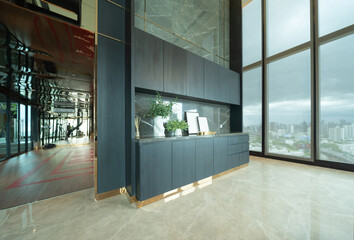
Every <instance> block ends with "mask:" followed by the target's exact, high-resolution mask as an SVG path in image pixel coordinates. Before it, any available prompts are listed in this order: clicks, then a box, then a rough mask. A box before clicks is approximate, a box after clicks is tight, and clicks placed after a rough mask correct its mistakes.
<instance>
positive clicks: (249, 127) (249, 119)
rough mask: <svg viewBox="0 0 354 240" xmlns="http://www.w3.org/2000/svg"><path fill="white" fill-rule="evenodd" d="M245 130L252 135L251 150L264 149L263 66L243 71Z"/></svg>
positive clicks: (259, 150)
mask: <svg viewBox="0 0 354 240" xmlns="http://www.w3.org/2000/svg"><path fill="white" fill-rule="evenodd" d="M243 131H244V132H248V133H249V135H250V150H252V151H258V152H261V151H262V68H261V67H258V68H255V69H252V70H249V71H247V72H244V73H243Z"/></svg>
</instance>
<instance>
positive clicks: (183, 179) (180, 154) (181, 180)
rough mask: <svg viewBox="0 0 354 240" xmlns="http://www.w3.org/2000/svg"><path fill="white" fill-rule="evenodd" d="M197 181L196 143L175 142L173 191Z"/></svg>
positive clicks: (173, 151)
mask: <svg viewBox="0 0 354 240" xmlns="http://www.w3.org/2000/svg"><path fill="white" fill-rule="evenodd" d="M195 181H196V178H195V141H194V140H192V141H179V142H173V143H172V189H175V188H178V187H182V186H184V185H187V184H190V183H193V182H195Z"/></svg>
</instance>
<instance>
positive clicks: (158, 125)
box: [154, 116, 166, 137]
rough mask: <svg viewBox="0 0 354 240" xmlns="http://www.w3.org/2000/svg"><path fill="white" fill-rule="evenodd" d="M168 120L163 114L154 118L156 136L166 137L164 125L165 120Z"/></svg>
mask: <svg viewBox="0 0 354 240" xmlns="http://www.w3.org/2000/svg"><path fill="white" fill-rule="evenodd" d="M164 120H166V119H165V118H163V117H161V116H157V117H155V118H154V136H155V137H164V136H165V128H164V126H163V122H164Z"/></svg>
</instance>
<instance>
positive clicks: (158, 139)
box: [135, 132, 248, 144]
mask: <svg viewBox="0 0 354 240" xmlns="http://www.w3.org/2000/svg"><path fill="white" fill-rule="evenodd" d="M237 135H248V133H247V132H237V133H217V134H215V135H190V136H181V137H141V138H139V139H135V142H136V143H140V144H142V143H154V142H163V141H184V140H192V139H197V138H214V137H230V136H237Z"/></svg>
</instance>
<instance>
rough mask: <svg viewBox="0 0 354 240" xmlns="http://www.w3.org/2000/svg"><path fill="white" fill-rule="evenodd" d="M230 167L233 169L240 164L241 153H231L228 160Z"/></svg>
mask: <svg viewBox="0 0 354 240" xmlns="http://www.w3.org/2000/svg"><path fill="white" fill-rule="evenodd" d="M227 165H228V168H229V169H232V168H235V167H238V166H240V154H239V153H237V154H234V155H230V156H229V157H228V162H227Z"/></svg>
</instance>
